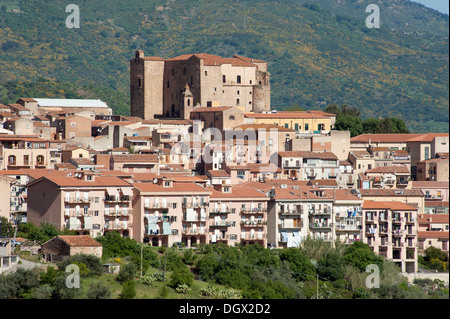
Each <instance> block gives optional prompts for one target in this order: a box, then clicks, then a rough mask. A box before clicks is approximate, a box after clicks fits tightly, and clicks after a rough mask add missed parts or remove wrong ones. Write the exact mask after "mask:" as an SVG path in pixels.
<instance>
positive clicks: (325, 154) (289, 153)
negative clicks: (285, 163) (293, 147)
mask: <svg viewBox="0 0 450 319" xmlns="http://www.w3.org/2000/svg"><path fill="white" fill-rule="evenodd" d="M278 154H279V155H280V156H281V157H301V158H319V159H335V160H337V159H338V158H337V156H336V155H335V154H334V153H332V152H310V151H285V152H278Z"/></svg>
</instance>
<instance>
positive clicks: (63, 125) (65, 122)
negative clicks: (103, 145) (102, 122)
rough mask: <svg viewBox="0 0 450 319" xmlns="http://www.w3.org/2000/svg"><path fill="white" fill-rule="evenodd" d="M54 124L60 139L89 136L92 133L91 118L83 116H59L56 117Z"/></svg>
mask: <svg viewBox="0 0 450 319" xmlns="http://www.w3.org/2000/svg"><path fill="white" fill-rule="evenodd" d="M55 125H56V135H57V137H58V139H60V140H65V139H73V138H75V137H90V136H91V134H92V132H91V131H92V127H91V120H90V119H87V118H85V117H83V116H78V115H70V116H67V117H59V118H57V119H56V123H55Z"/></svg>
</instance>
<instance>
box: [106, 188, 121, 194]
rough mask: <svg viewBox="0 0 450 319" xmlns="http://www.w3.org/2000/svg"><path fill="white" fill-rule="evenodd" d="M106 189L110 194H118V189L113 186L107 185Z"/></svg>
mask: <svg viewBox="0 0 450 319" xmlns="http://www.w3.org/2000/svg"><path fill="white" fill-rule="evenodd" d="M106 191H107V192H108V194H109V195H110V196H119V191H118V190H117V188H114V187H107V188H106Z"/></svg>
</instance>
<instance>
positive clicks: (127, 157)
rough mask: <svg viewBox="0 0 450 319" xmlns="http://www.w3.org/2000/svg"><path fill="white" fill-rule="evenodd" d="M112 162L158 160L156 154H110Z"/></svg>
mask: <svg viewBox="0 0 450 319" xmlns="http://www.w3.org/2000/svg"><path fill="white" fill-rule="evenodd" d="M112 158H113V160H114V162H152V163H154V162H158V155H156V154H124V155H112Z"/></svg>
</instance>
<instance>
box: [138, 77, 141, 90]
mask: <svg viewBox="0 0 450 319" xmlns="http://www.w3.org/2000/svg"><path fill="white" fill-rule="evenodd" d="M138 88H142V79H141V78H138Z"/></svg>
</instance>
